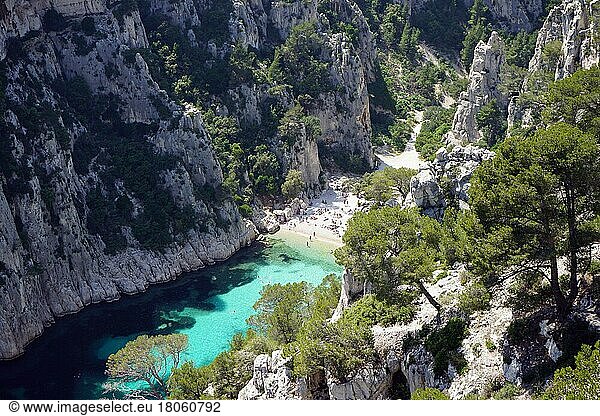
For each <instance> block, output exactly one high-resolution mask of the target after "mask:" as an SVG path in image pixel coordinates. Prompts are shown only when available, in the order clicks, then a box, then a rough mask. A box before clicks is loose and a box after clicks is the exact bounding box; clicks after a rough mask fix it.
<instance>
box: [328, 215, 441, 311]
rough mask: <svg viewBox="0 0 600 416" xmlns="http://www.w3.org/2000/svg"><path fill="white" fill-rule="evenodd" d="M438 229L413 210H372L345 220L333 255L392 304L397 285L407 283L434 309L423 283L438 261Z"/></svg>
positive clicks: (428, 219)
mask: <svg viewBox="0 0 600 416" xmlns="http://www.w3.org/2000/svg"><path fill="white" fill-rule="evenodd" d="M440 230H441V227H440V225H439V223H438V222H437V221H435V220H433V219H431V218H429V217H426V216H423V215H421V214H419V213H418V211H417V210H415V209H401V208H390V207H383V208H374V209H371V210H370V211H369V212H366V213H365V212H358V213H356V214H355V215H354V216H353V217H352V218H351V219H350V221H349V222H348V229H347V231H346V233H345V234H344V237H343V241H344V246H343V247H341V248H339V249H337V250H336V251H335V256H336V259H337V261H338V262H339V263H340V264H342V265H344V266H345V267H346V268H348V269H349V270H351V271H352V273H353V275H354V276H355V278H358V279H359V280H361V281H368V282H371V283H373V284H374V287H375V290H376V293H377V294H378V295H379V296H381V297H385V298H387V299H390V300H391V301H392V302H393V301H394V300H396V299H397V298H398V296H401V294H400V292H398V291H397V288H398V287H399V286H400V285H411V286H413V287H415V288H418V290H420V291H421V292H422V293H423V294H424V295H425V296H426V297H427V299H428V300H429V302H430V303H431V304H432V305H433V306H435V307H436V308H437V309H439V307H440V306H439V304H438V303H437V302H436V301H435V299H433V297H432V296H431V295H430V294H429V292H427V290H426V289H425V286H424V283H425V282H427V281H428V280H430V279H431V275H432V273H433V271H434V270H435V269H436V268H437V267H438V266H439V265H440V262H441V260H442V259H441V256H440V234H441V233H440Z"/></svg>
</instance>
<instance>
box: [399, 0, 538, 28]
mask: <svg viewBox="0 0 600 416" xmlns="http://www.w3.org/2000/svg"><path fill="white" fill-rule="evenodd" d="M430 1H431V0H404V3H405V4H408V5H409V7H410V8H411V10H413V11H415V10H418V9H420V8H423V7H426V6H427V3H429V2H430ZM462 3H463V4H464V5H465V7H467V8H470V7H471V6H473V3H474V0H462ZM483 3H484V4H485V6H486V7H487V8H488V10H489V12H490V15H491V17H492V19H493V20H494V22H495V24H496V25H498V26H499V27H501V28H503V29H507V30H509V31H510V32H519V31H522V30H524V31H527V32H530V31H532V30H533V29H535V28H536V26H537V23H538V20H539V19H540V17H542V15H543V14H544V6H545V2H544V0H483Z"/></svg>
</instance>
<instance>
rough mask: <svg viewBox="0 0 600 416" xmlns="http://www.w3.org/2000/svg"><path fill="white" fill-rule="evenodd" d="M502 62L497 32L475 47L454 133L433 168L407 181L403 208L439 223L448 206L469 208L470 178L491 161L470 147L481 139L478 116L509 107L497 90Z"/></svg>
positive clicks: (430, 165) (488, 155) (427, 167)
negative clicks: (490, 108) (416, 210)
mask: <svg viewBox="0 0 600 416" xmlns="http://www.w3.org/2000/svg"><path fill="white" fill-rule="evenodd" d="M504 61H505V58H504V43H503V42H502V39H500V37H499V35H498V34H497V33H496V32H493V33H492V35H491V36H490V39H489V40H488V41H487V42H483V41H482V42H480V43H479V44H478V45H477V47H476V48H475V54H474V58H473V63H472V65H471V69H470V71H469V85H468V87H467V90H466V91H465V92H463V93H462V94H461V96H460V100H459V102H458V107H457V109H456V113H455V115H454V120H453V123H452V129H451V130H450V131H449V132H448V133H447V134H446V136H445V140H446V147H444V148H441V149H439V150H438V152H437V153H436V155H435V159H434V160H433V162H430V163H428V164H427V165H425V166H424V167H422V168H421V169H420V171H419V173H418V174H417V175H415V176H414V177H413V178H412V179H411V183H410V192H409V194H408V195H407V197H406V200H405V201H404V205H405V206H409V207H410V206H417V207H419V208H421V209H422V210H423V212H424V213H426V214H427V215H429V216H432V217H434V218H442V216H443V213H444V209H445V208H446V207H447V206H448V205H449V204H455V205H458V206H459V207H462V208H464V207H467V206H468V199H469V198H468V193H467V191H468V189H469V181H470V179H471V176H472V174H473V172H474V171H475V169H476V168H477V166H478V165H479V164H480V163H481V162H482V161H484V160H487V159H490V158H491V157H493V155H494V154H493V152H491V151H489V150H487V149H485V148H482V147H478V146H475V145H474V143H476V142H478V141H479V140H481V138H482V132H481V131H480V130H479V128H478V126H477V114H478V113H479V111H480V110H481V108H482V107H483V106H484V105H486V104H488V103H491V102H492V101H494V102H495V103H496V105H498V106H499V107H500V108H506V106H507V105H508V98H507V97H506V95H504V93H502V92H501V91H500V90H499V88H498V86H499V84H500V71H501V69H502V65H503V63H504Z"/></svg>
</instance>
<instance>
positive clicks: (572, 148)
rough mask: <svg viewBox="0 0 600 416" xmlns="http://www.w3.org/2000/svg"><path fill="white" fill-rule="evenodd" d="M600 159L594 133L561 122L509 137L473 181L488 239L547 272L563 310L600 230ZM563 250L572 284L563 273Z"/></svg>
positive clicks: (510, 259)
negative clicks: (562, 279) (563, 279)
mask: <svg viewBox="0 0 600 416" xmlns="http://www.w3.org/2000/svg"><path fill="white" fill-rule="evenodd" d="M599 162H600V150H599V148H598V144H597V143H596V141H595V140H594V138H593V137H591V136H590V135H588V134H585V133H583V132H582V131H581V130H579V129H578V128H577V127H574V126H570V125H568V124H566V123H557V124H554V125H552V126H550V127H548V128H546V129H540V130H539V131H538V132H537V133H536V134H535V135H534V136H531V137H527V138H511V139H507V140H506V141H505V142H504V143H502V144H501V145H500V147H499V148H498V152H497V155H496V157H495V158H493V159H492V160H490V161H487V162H484V163H483V164H482V165H481V166H480V168H479V169H477V171H476V172H475V174H474V175H473V178H472V181H471V188H470V191H469V193H470V197H471V202H472V206H473V208H474V210H475V212H476V213H477V216H478V217H479V220H480V221H481V223H482V225H483V227H484V228H485V230H486V231H487V232H488V239H496V240H498V241H499V242H501V244H500V245H496V249H498V250H500V249H501V250H502V251H503V252H502V253H498V252H496V253H495V254H496V256H495V258H496V260H499V259H503V260H504V264H505V266H509V265H510V266H517V265H518V266H520V267H521V268H527V269H535V270H536V271H538V272H540V273H543V274H544V275H545V276H546V277H547V278H548V280H549V282H550V285H551V288H552V293H553V296H554V300H555V303H556V306H557V308H558V311H559V313H560V314H562V315H564V314H566V313H567V312H569V310H570V308H571V306H572V304H573V302H574V300H575V298H576V296H577V294H578V283H579V279H580V278H581V276H582V275H583V273H585V271H586V268H587V265H588V264H589V256H590V246H591V244H592V243H593V242H594V241H598V238H599V237H600V234H598V231H599V229H598V225H599V224H600V221H599V218H598V215H599V214H600V205H599V203H600V199H599V197H600V194H599V192H600V164H599ZM489 254H490V256H491V255H492V253H489ZM498 254H500V255H498ZM563 256H564V257H566V258H568V266H567V269H568V271H569V279H568V280H569V281H568V283H567V284H566V287H565V286H561V282H560V281H559V277H560V276H559V259H560V258H561V257H563Z"/></svg>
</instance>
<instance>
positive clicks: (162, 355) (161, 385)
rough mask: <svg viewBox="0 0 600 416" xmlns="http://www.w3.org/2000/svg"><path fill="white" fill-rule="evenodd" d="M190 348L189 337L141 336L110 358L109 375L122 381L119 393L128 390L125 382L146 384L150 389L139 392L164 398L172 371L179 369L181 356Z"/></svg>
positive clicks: (107, 371)
mask: <svg viewBox="0 0 600 416" xmlns="http://www.w3.org/2000/svg"><path fill="white" fill-rule="evenodd" d="M187 345H188V338H187V335H183V334H170V335H156V336H151V337H149V336H147V335H140V336H139V337H137V338H136V339H134V340H133V341H129V342H128V343H127V344H125V346H124V347H123V348H121V349H120V350H119V351H117V352H116V353H114V354H111V355H110V356H109V357H108V360H107V362H106V373H107V374H108V376H109V377H111V378H112V379H116V380H118V381H119V382H120V385H119V387H118V390H119V391H124V390H125V389H126V388H127V387H126V386H125V385H124V383H127V382H137V381H143V382H145V383H146V384H147V386H146V387H147V388H148V389H149V390H144V391H141V392H140V393H142V394H144V393H148V394H150V395H151V397H154V398H164V397H165V396H166V394H167V384H166V383H167V377H168V374H169V371H170V369H171V368H177V367H178V366H179V360H180V357H181V353H182V352H183V351H184V350H185V349H186V348H187Z"/></svg>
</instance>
